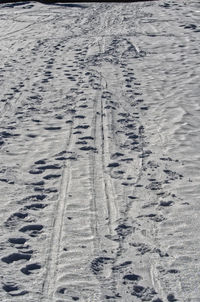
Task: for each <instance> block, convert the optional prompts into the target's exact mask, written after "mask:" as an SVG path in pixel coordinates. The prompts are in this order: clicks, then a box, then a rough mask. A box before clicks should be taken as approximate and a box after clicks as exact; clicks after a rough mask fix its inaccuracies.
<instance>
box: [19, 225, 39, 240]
mask: <svg viewBox="0 0 200 302" xmlns="http://www.w3.org/2000/svg"><path fill="white" fill-rule="evenodd" d="M42 229H43V225H41V224H30V225H25V226H24V227H22V228H20V229H19V231H20V232H23V233H27V234H28V235H29V236H31V237H36V236H38V235H39V234H40V233H41V231H42Z"/></svg>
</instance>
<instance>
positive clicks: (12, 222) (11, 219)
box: [5, 212, 28, 227]
mask: <svg viewBox="0 0 200 302" xmlns="http://www.w3.org/2000/svg"><path fill="white" fill-rule="evenodd" d="M27 216H28V214H27V213H21V212H16V213H14V214H12V215H11V216H10V217H9V218H8V219H7V221H6V222H5V226H7V227H10V226H14V225H15V224H16V222H17V220H18V219H24V218H26V217H27Z"/></svg>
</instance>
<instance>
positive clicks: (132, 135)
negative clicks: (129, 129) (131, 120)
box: [128, 134, 139, 139]
mask: <svg viewBox="0 0 200 302" xmlns="http://www.w3.org/2000/svg"><path fill="white" fill-rule="evenodd" d="M138 137H139V136H138V135H136V134H131V135H129V136H128V138H130V139H136V138H138Z"/></svg>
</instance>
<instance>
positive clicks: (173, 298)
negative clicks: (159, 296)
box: [167, 294, 177, 302]
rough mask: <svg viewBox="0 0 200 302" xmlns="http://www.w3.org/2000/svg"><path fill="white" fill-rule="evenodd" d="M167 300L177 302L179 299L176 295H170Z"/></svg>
mask: <svg viewBox="0 0 200 302" xmlns="http://www.w3.org/2000/svg"><path fill="white" fill-rule="evenodd" d="M167 300H168V301H169V302H175V301H177V299H176V298H175V296H174V294H169V295H168V296H167Z"/></svg>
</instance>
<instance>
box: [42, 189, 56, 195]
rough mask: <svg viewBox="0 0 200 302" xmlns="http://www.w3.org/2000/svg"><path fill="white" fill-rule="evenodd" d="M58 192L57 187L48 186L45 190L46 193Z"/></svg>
mask: <svg viewBox="0 0 200 302" xmlns="http://www.w3.org/2000/svg"><path fill="white" fill-rule="evenodd" d="M56 192H58V190H57V189H56V188H48V189H46V190H45V193H47V194H49V193H56Z"/></svg>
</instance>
